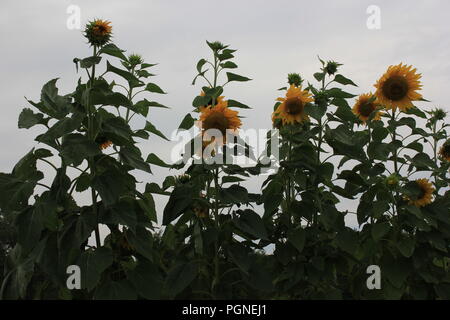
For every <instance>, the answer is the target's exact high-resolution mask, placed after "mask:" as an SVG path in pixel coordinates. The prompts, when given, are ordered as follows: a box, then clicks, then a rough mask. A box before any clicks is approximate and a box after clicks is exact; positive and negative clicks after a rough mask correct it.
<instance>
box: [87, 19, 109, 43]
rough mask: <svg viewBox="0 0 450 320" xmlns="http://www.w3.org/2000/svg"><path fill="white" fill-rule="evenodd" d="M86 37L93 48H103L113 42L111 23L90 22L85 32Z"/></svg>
mask: <svg viewBox="0 0 450 320" xmlns="http://www.w3.org/2000/svg"><path fill="white" fill-rule="evenodd" d="M84 36H85V37H86V38H87V39H88V41H89V43H90V44H91V45H92V46H103V45H105V44H107V43H108V42H109V41H110V40H111V36H112V26H111V22H109V21H106V20H101V19H96V20H94V21H90V22H88V24H87V25H86V28H85V30H84Z"/></svg>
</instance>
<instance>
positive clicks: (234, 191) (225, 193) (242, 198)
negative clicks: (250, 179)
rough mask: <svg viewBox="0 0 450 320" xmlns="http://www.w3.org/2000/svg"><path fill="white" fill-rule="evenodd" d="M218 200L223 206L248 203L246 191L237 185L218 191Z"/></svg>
mask: <svg viewBox="0 0 450 320" xmlns="http://www.w3.org/2000/svg"><path fill="white" fill-rule="evenodd" d="M220 199H221V201H222V203H224V204H232V203H248V202H249V198H248V191H247V189H245V188H244V187H242V186H240V185H237V184H234V185H232V186H230V187H229V188H222V189H220Z"/></svg>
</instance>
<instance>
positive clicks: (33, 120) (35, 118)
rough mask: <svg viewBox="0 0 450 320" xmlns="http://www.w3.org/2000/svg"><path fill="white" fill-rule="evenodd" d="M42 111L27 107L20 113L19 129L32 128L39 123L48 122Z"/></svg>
mask: <svg viewBox="0 0 450 320" xmlns="http://www.w3.org/2000/svg"><path fill="white" fill-rule="evenodd" d="M46 123H47V121H45V120H44V115H43V114H42V113H34V112H33V111H32V110H31V109H29V108H25V109H23V110H22V112H21V113H20V115H19V129H30V128H31V127H33V126H35V125H37V124H46Z"/></svg>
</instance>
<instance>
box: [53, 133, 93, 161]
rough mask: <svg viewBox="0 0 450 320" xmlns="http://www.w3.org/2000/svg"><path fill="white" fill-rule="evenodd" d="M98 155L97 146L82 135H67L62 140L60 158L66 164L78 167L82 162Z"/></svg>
mask: <svg viewBox="0 0 450 320" xmlns="http://www.w3.org/2000/svg"><path fill="white" fill-rule="evenodd" d="M99 153H100V148H99V146H98V145H97V144H96V143H95V142H93V141H90V140H89V139H88V138H86V137H85V136H84V135H82V134H78V133H74V134H69V135H66V136H64V137H63V139H62V144H61V156H62V157H63V158H64V160H65V161H66V164H73V165H75V166H78V165H80V164H81V162H83V160H85V159H87V158H89V157H92V156H95V155H97V154H99Z"/></svg>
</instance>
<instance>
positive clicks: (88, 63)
mask: <svg viewBox="0 0 450 320" xmlns="http://www.w3.org/2000/svg"><path fill="white" fill-rule="evenodd" d="M101 60H102V57H98V56H92V57H87V58H84V59H81V60H80V61H79V62H80V68H83V69H89V68H91V67H92V66H93V65H95V64H99V63H100V61H101Z"/></svg>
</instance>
